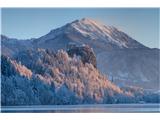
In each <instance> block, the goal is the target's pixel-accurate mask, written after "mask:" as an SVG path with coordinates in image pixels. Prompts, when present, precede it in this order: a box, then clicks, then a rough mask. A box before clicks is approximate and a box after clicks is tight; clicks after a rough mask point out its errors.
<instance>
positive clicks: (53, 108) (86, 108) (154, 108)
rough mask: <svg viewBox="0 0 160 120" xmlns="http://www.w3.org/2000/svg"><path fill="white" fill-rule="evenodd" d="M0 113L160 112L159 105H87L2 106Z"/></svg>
mask: <svg viewBox="0 0 160 120" xmlns="http://www.w3.org/2000/svg"><path fill="white" fill-rule="evenodd" d="M1 112H45V113H66V112H67V113H75V112H78V113H90V112H93V113H95V112H96V113H121V112H122V113H132V112H136V113H139V112H160V104H94V105H93V104H89V105H39V106H37V105H36V106H3V107H1Z"/></svg>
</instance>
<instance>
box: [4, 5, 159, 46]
mask: <svg viewBox="0 0 160 120" xmlns="http://www.w3.org/2000/svg"><path fill="white" fill-rule="evenodd" d="M159 16H160V13H159V9H156V8H143V9H140V8H3V9H2V15H1V17H2V18H1V19H2V25H1V27H2V34H4V35H6V36H8V37H13V38H18V39H28V38H37V37H40V36H42V35H45V34H47V33H48V32H49V31H50V30H52V29H55V28H57V27H61V26H63V25H64V24H66V23H68V22H72V21H74V20H76V19H81V18H84V17H86V18H92V19H95V20H98V21H101V22H102V23H104V24H106V25H113V26H115V27H117V28H119V29H120V30H122V31H124V32H125V33H127V34H128V35H130V36H131V37H132V38H134V39H136V40H137V41H139V42H141V43H143V44H144V45H146V46H149V47H151V48H155V47H156V48H158V47H159V26H160V25H159Z"/></svg>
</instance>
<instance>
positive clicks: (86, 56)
mask: <svg viewBox="0 0 160 120" xmlns="http://www.w3.org/2000/svg"><path fill="white" fill-rule="evenodd" d="M67 52H68V54H69V56H71V57H74V55H76V56H80V58H81V60H82V62H83V63H84V64H85V63H91V64H92V65H93V66H94V67H95V68H96V67H97V62H96V55H95V53H94V51H93V49H92V48H91V47H89V46H88V45H82V46H76V45H72V46H71V47H69V48H68V51H67Z"/></svg>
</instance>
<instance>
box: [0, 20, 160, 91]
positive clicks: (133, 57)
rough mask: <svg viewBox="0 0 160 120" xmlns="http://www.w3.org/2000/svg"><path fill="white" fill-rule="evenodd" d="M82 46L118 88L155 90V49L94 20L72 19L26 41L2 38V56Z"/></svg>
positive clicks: (157, 79)
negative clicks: (33, 50)
mask: <svg viewBox="0 0 160 120" xmlns="http://www.w3.org/2000/svg"><path fill="white" fill-rule="evenodd" d="M70 43H74V44H76V45H83V44H86V45H88V46H90V47H92V48H93V51H94V52H95V53H96V56H97V68H98V69H99V70H100V71H101V72H102V73H103V74H105V75H106V76H108V78H109V79H110V80H112V81H113V82H114V83H115V84H117V85H118V86H138V87H142V88H144V89H151V90H159V74H160V73H159V54H160V50H159V49H151V48H148V47H146V46H144V45H143V44H141V43H139V42H138V41H136V40H134V39H133V38H131V37H130V36H128V35H127V34H126V33H124V32H122V31H121V30H119V29H117V28H115V27H113V26H105V25H103V24H102V23H99V22H96V21H95V20H92V19H88V18H83V19H81V20H75V21H73V22H71V23H68V24H66V25H64V26H62V27H60V28H57V29H54V30H51V31H50V32H49V33H48V34H46V35H44V36H42V37H40V38H36V39H30V40H23V41H22V40H17V39H16V40H15V39H6V38H5V39H4V38H2V54H7V55H8V56H11V57H13V56H14V55H16V54H17V53H18V52H19V51H23V50H25V49H37V48H44V49H51V50H54V51H58V50H59V49H64V50H67V46H68V44H70Z"/></svg>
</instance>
